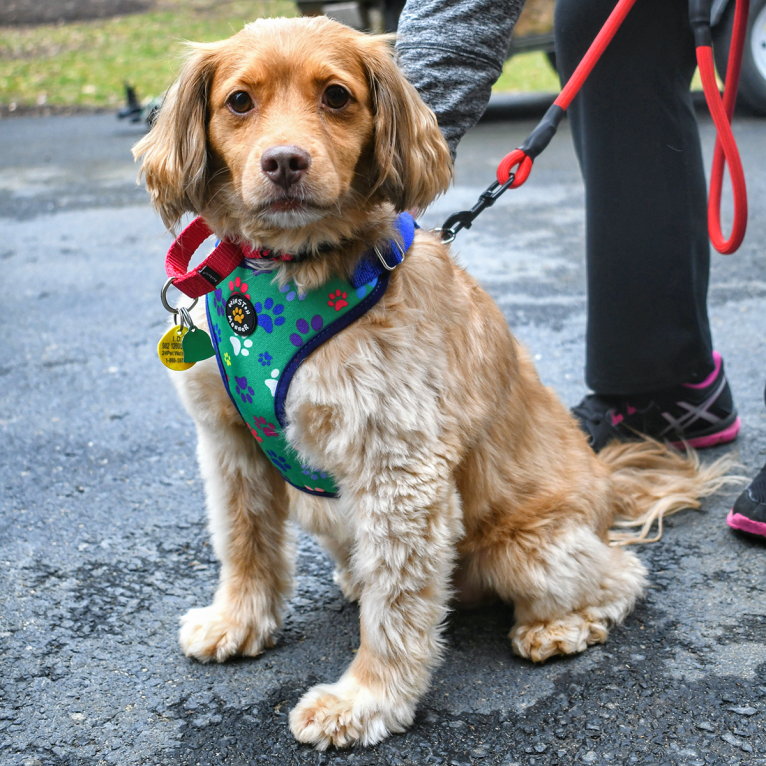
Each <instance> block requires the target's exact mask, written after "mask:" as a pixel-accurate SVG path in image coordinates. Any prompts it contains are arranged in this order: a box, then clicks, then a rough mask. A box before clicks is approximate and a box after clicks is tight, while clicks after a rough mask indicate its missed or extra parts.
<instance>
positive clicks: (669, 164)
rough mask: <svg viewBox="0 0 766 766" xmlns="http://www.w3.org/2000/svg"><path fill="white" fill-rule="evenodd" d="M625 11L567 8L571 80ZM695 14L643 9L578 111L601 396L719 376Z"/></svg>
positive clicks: (607, 1)
mask: <svg viewBox="0 0 766 766" xmlns="http://www.w3.org/2000/svg"><path fill="white" fill-rule="evenodd" d="M615 4H616V0H558V1H557V5H556V52H557V58H558V66H559V70H560V72H561V74H562V77H563V78H564V80H566V79H568V78H569V76H570V75H571V73H572V72H573V71H574V69H575V67H576V66H577V64H578V63H579V61H580V59H581V58H582V56H583V55H584V53H585V51H586V50H587V48H588V46H589V44H590V42H591V41H592V40H593V38H594V37H595V36H596V34H597V32H598V30H599V29H600V28H601V26H602V24H603V22H604V21H605V20H606V18H607V17H608V15H609V13H610V12H611V11H612V9H613V8H614V6H615ZM687 14H688V0H638V2H637V3H636V4H635V6H634V7H633V8H632V9H631V11H630V13H629V14H628V17H627V19H626V20H625V22H624V23H623V26H622V27H621V28H620V30H619V31H618V32H617V34H616V35H615V37H614V39H613V41H612V43H611V45H610V46H609V48H608V49H607V50H606V52H605V53H604V56H603V57H602V59H601V60H600V61H599V63H598V64H597V65H596V67H595V69H594V71H593V73H592V74H591V76H590V77H589V79H588V80H587V82H586V84H585V86H584V88H583V90H582V91H581V92H580V93H579V95H578V96H577V97H576V98H575V100H574V102H573V104H572V106H571V107H570V109H569V119H570V123H571V128H572V134H573V137H574V142H575V148H576V150H577V156H578V158H579V161H580V166H581V169H582V174H583V178H584V181H585V192H586V254H587V270H588V330H587V352H586V380H587V382H588V385H589V386H590V387H591V388H592V389H593V390H594V391H596V392H597V393H601V394H614V395H627V394H636V393H643V392H648V391H654V390H657V389H661V388H666V387H669V386H673V385H676V384H679V383H686V382H699V381H701V380H703V379H704V378H705V377H706V376H707V375H708V374H709V373H710V372H711V371H712V370H713V367H714V364H713V359H712V344H711V338H710V327H709V324H708V317H707V287H708V271H709V265H710V249H709V244H708V235H707V218H706V216H707V209H706V188H705V176H704V169H703V164H702V153H701V150H700V142H699V132H698V129H697V122H696V118H695V115H694V109H693V106H692V103H691V97H690V93H689V86H690V82H691V78H692V76H693V73H694V69H695V66H696V62H695V55H694V44H693V39H692V34H691V30H690V27H689V23H688V18H687Z"/></svg>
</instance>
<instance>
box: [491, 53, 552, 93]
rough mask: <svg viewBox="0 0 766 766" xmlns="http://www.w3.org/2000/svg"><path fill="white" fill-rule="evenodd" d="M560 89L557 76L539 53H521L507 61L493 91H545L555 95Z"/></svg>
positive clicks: (543, 55) (546, 58)
mask: <svg viewBox="0 0 766 766" xmlns="http://www.w3.org/2000/svg"><path fill="white" fill-rule="evenodd" d="M560 89H561V86H560V85H559V78H558V75H557V74H556V73H555V72H554V71H553V67H552V66H551V65H550V62H549V61H548V57H547V56H546V55H545V54H544V53H542V52H541V51H535V52H534V53H522V54H521V55H519V56H514V57H513V58H512V59H508V61H506V62H505V66H504V67H503V73H502V74H501V75H500V77H499V79H498V81H497V82H496V83H495V86H494V88H492V90H493V91H495V92H496V93H497V92H517V93H524V92H529V91H546V92H548V93H557V92H558V91H559V90H560Z"/></svg>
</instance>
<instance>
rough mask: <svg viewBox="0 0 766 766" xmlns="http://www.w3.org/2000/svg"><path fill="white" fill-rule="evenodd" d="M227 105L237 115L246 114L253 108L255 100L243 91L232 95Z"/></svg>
mask: <svg viewBox="0 0 766 766" xmlns="http://www.w3.org/2000/svg"><path fill="white" fill-rule="evenodd" d="M226 103H227V104H228V105H229V109H231V110H232V112H236V113H237V114H244V113H245V112H249V111H250V110H251V109H252V108H253V99H251V98H250V96H249V95H248V94H247V93H245V91H243V90H238V91H237V92H236V93H232V94H231V95H230V96H229V98H228V99H227V101H226Z"/></svg>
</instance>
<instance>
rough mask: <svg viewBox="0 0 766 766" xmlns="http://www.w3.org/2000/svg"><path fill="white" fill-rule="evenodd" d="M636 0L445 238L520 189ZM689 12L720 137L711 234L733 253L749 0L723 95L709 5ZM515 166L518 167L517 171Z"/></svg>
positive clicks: (740, 192)
mask: <svg viewBox="0 0 766 766" xmlns="http://www.w3.org/2000/svg"><path fill="white" fill-rule="evenodd" d="M635 2H636V0H619V2H618V3H617V5H616V6H615V8H614V10H613V11H612V13H611V14H610V16H609V18H608V19H607V20H606V23H605V24H604V26H603V27H602V28H601V31H600V32H599V33H598V35H596V38H595V40H594V41H593V43H591V46H590V48H588V51H587V53H586V54H585V56H583V59H582V61H580V63H579V65H578V66H577V69H575V71H574V74H573V75H572V76H571V77H570V78H569V82H567V84H566V85H565V86H564V88H563V90H562V91H561V93H560V94H559V96H558V98H557V99H556V100H555V101H554V102H553V105H552V106H551V107H550V108H549V109H548V111H547V112H546V113H545V116H544V117H543V119H542V120H541V121H540V123H539V124H538V125H537V127H536V128H535V129H534V130H533V131H532V133H530V135H529V137H528V138H527V140H526V141H525V142H524V143H523V144H522V145H521V146H520V147H519V148H518V149H514V150H513V151H512V152H510V153H509V154H507V155H506V156H505V157H503V159H502V160H501V162H500V165H499V166H498V168H497V181H496V182H495V183H493V184H492V185H491V186H490V187H489V188H488V189H487V190H486V191H485V192H484V193H483V194H482V195H481V196H480V197H479V201H478V203H477V204H476V205H475V206H474V207H473V208H472V209H471V210H464V211H462V212H460V213H455V214H454V215H451V216H450V217H449V218H448V219H447V220H446V221H445V222H444V224H443V225H442V229H441V232H442V241H443V242H452V240H453V239H454V238H455V236H456V235H457V233H458V232H459V231H460V230H461V229H464V228H465V229H470V228H471V225H472V224H473V221H474V219H475V218H476V216H477V215H479V213H481V212H482V211H483V210H485V209H486V208H488V207H490V206H492V205H493V204H494V203H495V201H496V200H497V198H498V197H499V196H500V195H501V194H502V193H503V192H505V190H506V189H516V188H518V187H519V186H521V185H522V184H523V183H524V182H525V181H526V180H527V178H529V174H530V172H531V171H532V163H533V162H534V159H535V157H537V156H538V155H539V154H540V153H541V152H542V151H543V150H544V149H545V147H546V146H548V144H549V143H550V141H551V139H552V138H553V136H554V134H555V133H556V129H557V128H558V125H559V123H560V122H561V120H562V118H563V117H564V112H565V111H566V109H567V108H568V107H569V105H570V104H571V103H572V100H573V99H574V97H575V96H576V95H577V93H578V92H579V91H580V89H581V88H582V86H583V83H584V82H585V80H586V79H587V78H588V75H589V74H590V73H591V71H592V70H593V67H594V66H595V65H596V63H597V62H598V60H599V59H600V58H601V55H602V54H603V52H604V51H605V50H606V47H607V46H608V45H609V43H610V42H611V41H612V38H613V37H614V35H615V34H616V32H617V30H618V29H619V28H620V25H621V24H622V22H623V21H624V20H625V17H626V16H627V15H628V12H629V11H630V9H631V8H632V7H633V5H634V4H635ZM695 3H696V5H698V6H699V8H695V7H691V6H690V17H691V22H692V26H693V28H694V34H695V44H696V48H697V61H698V64H699V68H700V75H701V77H702V85H703V89H704V91H705V98H706V100H707V103H708V108H709V109H710V113H711V115H712V117H713V122H714V123H715V126H716V130H717V131H718V138H717V140H716V146H715V154H714V158H713V168H712V172H711V180H710V199H709V202H708V230H709V233H710V239H711V241H712V243H713V246H714V247H715V249H716V250H718V251H719V252H721V253H725V254H729V253H733V252H735V251H736V250H737V248H738V247H739V246H740V244H741V243H742V238H743V237H744V236H745V229H746V227H747V190H746V188H745V176H744V173H743V171H742V162H741V160H740V157H739V151H738V150H737V144H736V141H735V140H734V135H733V134H732V132H731V117H732V114H733V112H734V104H735V101H736V98H737V86H738V84H739V72H740V69H741V66H742V52H743V49H744V40H745V32H746V26H747V14H748V9H749V0H736V3H737V6H736V11H735V15H734V29H733V32H732V41H731V45H730V48H729V66H728V71H727V73H726V87H725V89H724V99H723V101H721V96H720V94H719V93H718V87H717V85H716V79H715V67H714V65H713V51H712V40H711V34H710V8H709V7H708V6H709V4H708V3H706V2H705V0H692V5H694V4H695ZM726 163H728V165H729V173H730V175H731V179H732V189H733V192H734V225H733V227H732V233H731V236H730V238H729V239H728V240H725V239H724V237H723V234H722V233H721V212H720V211H721V190H722V186H723V168H724V164H726ZM514 168H515V169H516V170H515V172H514Z"/></svg>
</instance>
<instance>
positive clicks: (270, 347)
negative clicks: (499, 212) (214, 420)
mask: <svg viewBox="0 0 766 766" xmlns="http://www.w3.org/2000/svg"><path fill="white" fill-rule="evenodd" d="M396 225H397V229H398V231H399V234H400V236H401V239H402V242H403V247H400V246H399V244H398V243H397V242H395V241H393V240H392V241H391V242H390V243H389V246H388V248H387V249H386V252H385V253H381V252H380V250H378V249H377V248H374V249H373V250H370V251H368V252H366V253H365V254H364V256H363V257H362V259H361V261H360V264H359V266H358V267H357V269H356V271H355V272H354V274H353V275H352V277H351V279H350V280H346V279H341V278H339V277H338V278H333V279H331V280H330V281H329V282H327V283H326V284H325V285H324V286H323V287H321V288H318V289H316V290H312V291H310V292H309V293H306V294H301V293H300V292H299V291H298V290H297V288H296V287H295V286H294V285H293V284H287V285H284V286H283V287H279V285H278V284H276V283H275V280H274V273H273V271H263V270H261V269H260V268H259V266H258V264H259V261H258V260H253V259H247V258H245V259H244V260H243V261H242V262H241V264H240V265H239V266H238V267H237V268H236V269H235V270H234V271H233V272H232V273H231V274H230V275H229V278H228V280H224V282H223V283H221V284H219V286H218V287H217V288H216V289H215V290H214V291H213V292H210V293H208V294H207V297H206V308H207V320H208V326H209V327H210V336H211V338H212V341H213V346H214V348H215V355H216V359H217V360H218V367H219V370H220V372H221V377H222V378H223V382H224V385H225V386H226V389H227V391H228V393H229V396H230V397H231V400H232V402H233V403H234V405H235V407H236V408H237V410H238V411H239V414H240V415H241V417H242V419H243V420H244V421H245V423H246V424H247V426H248V428H249V429H250V432H251V433H252V434H253V437H254V438H255V440H256V441H257V442H258V444H259V445H260V447H261V449H262V450H263V453H264V454H265V455H266V457H267V458H268V459H269V460H270V461H271V463H272V464H273V465H274V467H275V468H276V469H277V470H278V471H279V472H280V474H282V476H283V478H284V479H285V481H287V482H288V483H290V484H292V485H293V486H294V487H296V488H298V489H300V490H302V491H304V492H308V493H310V494H312V495H322V496H325V497H335V496H337V486H336V484H335V482H334V480H333V478H332V476H330V475H328V474H327V473H326V472H325V471H324V470H322V469H321V468H320V467H315V466H309V465H305V464H304V463H302V462H301V460H300V458H299V457H298V453H297V452H296V450H295V449H294V448H293V447H292V446H291V445H290V443H289V442H288V441H287V439H286V438H285V435H284V431H285V427H286V420H285V401H286V399H287V393H288V391H289V388H290V383H291V382H292V379H293V376H294V375H295V373H296V371H297V370H298V367H299V366H300V365H301V363H302V362H303V361H304V360H305V359H306V357H308V356H309V354H311V353H312V352H313V351H315V350H316V349H317V348H318V347H319V346H321V345H322V344H323V343H325V342H326V341H327V340H329V339H330V338H332V337H333V336H334V335H336V334H337V333H339V332H340V331H341V330H343V329H344V328H346V327H348V326H349V325H350V324H351V323H352V322H354V321H355V320H356V319H358V318H359V317H360V316H362V315H363V314H365V313H366V312H367V311H369V310H370V309H371V308H372V307H373V306H374V305H375V304H376V303H377V302H378V301H379V300H380V298H381V297H382V296H383V294H384V293H385V291H386V288H387V286H388V279H389V272H390V271H392V270H393V269H394V268H395V267H396V266H397V265H398V264H399V263H401V261H402V260H403V259H404V254H405V253H406V252H407V250H408V249H409V247H410V245H411V244H412V240H413V237H414V231H415V226H416V224H415V222H414V220H413V219H412V217H411V216H410V215H409V214H407V213H403V214H401V215H400V216H398V218H397V221H396Z"/></svg>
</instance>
